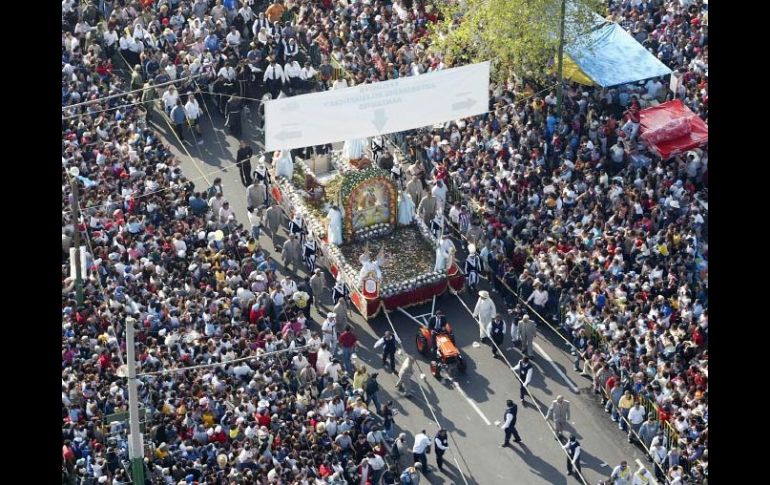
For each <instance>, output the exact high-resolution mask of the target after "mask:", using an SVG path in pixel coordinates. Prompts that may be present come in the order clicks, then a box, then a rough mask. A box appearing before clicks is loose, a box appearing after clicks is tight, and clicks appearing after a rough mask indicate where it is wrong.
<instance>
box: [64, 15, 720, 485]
mask: <svg viewBox="0 0 770 485" xmlns="http://www.w3.org/2000/svg"><path fill="white" fill-rule="evenodd" d="M609 10H610V16H609V18H610V19H611V20H613V21H616V22H618V23H620V24H621V25H622V26H623V27H624V28H626V29H628V30H629V31H630V32H632V34H633V35H634V37H635V38H637V40H638V41H639V42H641V43H642V44H643V45H645V46H646V47H648V48H649V49H651V50H652V51H653V52H654V53H655V54H656V55H657V56H658V57H659V59H661V61H662V62H664V63H666V64H667V65H669V66H670V67H671V68H672V69H676V70H678V71H679V72H681V74H682V80H683V82H682V83H681V85H680V87H679V88H678V91H677V92H676V93H672V92H670V90H669V89H667V87H666V86H664V85H663V84H662V82H661V80H650V81H648V82H646V83H644V84H643V85H641V86H638V85H634V86H624V87H620V88H614V89H609V90H600V89H593V88H592V89H587V88H580V87H578V86H577V85H571V86H569V87H568V88H567V89H565V104H564V115H563V117H562V120H561V121H560V120H559V119H557V118H556V106H555V105H556V96H555V92H553V91H549V90H545V91H541V90H540V87H539V86H535V85H532V84H528V83H525V82H521V81H519V80H511V81H510V82H509V83H507V84H504V85H503V84H501V85H498V86H495V87H494V90H493V96H492V104H493V105H492V107H491V110H490V112H489V113H488V114H487V115H484V116H480V117H476V118H472V119H467V120H458V121H456V122H452V123H447V125H446V126H445V127H444V128H442V129H434V130H431V131H425V132H414V133H411V134H410V136H409V137H408V139H409V143H408V145H409V146H408V148H409V149H410V150H411V153H412V154H413V155H414V158H416V159H417V160H418V161H420V162H422V163H421V164H417V165H416V166H415V167H416V168H415V169H413V170H409V171H405V172H406V173H407V174H409V176H415V177H417V179H418V180H420V183H419V184H412V185H411V186H409V185H407V192H408V193H410V194H412V197H414V198H416V200H415V204H419V203H420V202H421V200H422V195H423V193H424V192H425V191H426V190H428V191H432V187H431V186H430V185H428V184H434V183H436V182H435V181H440V182H438V185H440V186H441V189H442V190H440V191H438V192H439V193H440V194H441V195H442V200H443V198H446V199H447V200H448V201H450V202H455V201H456V202H459V206H458V210H457V211H458V212H457V213H456V214H462V215H455V216H453V214H452V212H451V211H449V203H447V205H446V206H445V207H444V209H446V210H447V212H448V218H449V219H450V220H452V221H453V222H455V223H457V224H458V226H461V227H462V229H463V232H464V233H465V236H466V237H467V238H468V239H469V240H471V241H472V242H474V243H475V244H476V245H477V246H478V248H479V250H480V255H481V256H483V258H482V269H483V271H484V272H485V273H486V274H487V275H488V276H489V277H490V278H489V279H490V282H492V283H493V286H494V288H493V289H495V290H497V291H499V292H500V293H501V294H502V295H505V296H506V298H508V299H509V302H510V304H511V308H512V309H514V310H515V307H516V306H517V302H516V300H515V299H514V298H513V297H512V296H511V295H510V293H509V292H507V291H506V290H505V288H504V285H503V284H502V282H505V283H506V284H507V285H508V286H510V287H511V288H513V289H514V290H515V291H516V292H517V293H518V294H519V295H520V296H521V297H522V298H523V299H524V300H525V301H526V300H529V301H530V304H531V305H533V308H536V309H538V310H539V311H538V313H540V314H541V315H542V316H543V317H544V318H546V319H548V320H549V321H550V322H552V323H553V324H556V325H558V326H560V327H561V328H562V330H563V332H564V335H565V336H567V337H568V338H569V339H570V340H571V341H572V342H573V343H574V347H575V348H576V350H577V352H576V353H579V355H580V356H582V358H581V359H579V360H578V361H577V362H576V366H577V367H578V368H579V369H581V370H584V371H585V372H587V373H590V375H591V377H592V378H594V380H595V386H596V389H597V391H600V392H603V393H604V395H605V396H606V397H607V401H608V405H607V409H608V411H610V412H611V413H612V415H613V417H614V418H617V419H618V420H619V421H620V425H621V426H626V424H624V423H625V422H626V420H624V419H621V418H627V417H628V416H629V414H631V413H630V410H631V409H632V408H633V399H631V405H630V406H629V405H628V399H625V400H623V399H622V396H623V393H624V392H625V391H626V390H628V391H630V392H631V396H632V398H633V397H635V396H644V397H645V398H646V399H647V400H649V401H652V402H655V403H656V404H657V406H658V407H657V416H644V419H645V421H644V423H643V424H641V425H639V426H638V427H637V428H635V429H634V430H635V431H637V435H638V436H640V437H641V438H642V440H644V442H645V446H646V447H647V448H648V449H650V450H651V456H652V457H653V459H654V460H655V461H656V462H658V463H660V464H661V465H662V467H661V469H662V470H663V472H664V473H666V474H667V475H668V478H669V480H671V481H672V482H675V481H676V480H680V481H681V480H685V479H686V480H690V481H694V482H697V480H699V479H700V478H702V477H703V476H705V475H706V474H707V471H708V461H707V456H708V452H707V445H708V441H707V436H708V432H707V431H708V351H707V344H708V273H707V256H708V245H707V242H706V240H707V236H708V225H707V219H708V217H707V209H708V205H707V187H708V179H707V175H708V150H707V148H706V147H703V148H699V149H695V150H692V151H690V152H688V153H687V154H684V155H681V156H677V157H674V158H673V159H671V160H668V161H662V160H660V159H658V158H657V157H655V156H654V155H652V154H651V153H650V152H649V150H647V149H646V147H645V146H644V143H643V142H641V140H639V139H638V133H637V130H635V126H634V123H633V120H634V116H635V115H636V113H637V112H638V110H639V108H641V107H642V105H647V104H649V103H650V102H653V101H663V100H665V99H670V98H671V97H672V96H676V97H678V98H680V99H683V100H684V102H685V104H686V105H687V106H688V107H690V108H691V109H692V110H693V111H694V112H695V113H696V114H698V115H699V116H701V117H702V118H704V119H705V120H707V118H708V33H707V24H708V14H707V5H702V2H700V1H692V0H690V1H669V0H667V1H661V0H643V1H642V0H639V1H623V2H610V9H609ZM62 20H63V22H62V27H63V28H62V106H63V111H62V280H63V290H62V418H63V429H62V433H63V436H62V439H63V451H62V453H63V468H62V476H63V483H77V484H80V483H108V484H120V483H128V482H130V480H129V479H128V477H127V473H126V470H125V468H124V465H123V460H125V459H126V457H127V451H126V450H127V429H126V423H125V422H121V421H115V422H112V423H110V424H107V423H106V419H105V418H106V416H108V415H111V414H114V413H116V412H118V411H119V410H125V408H126V403H127V389H126V385H125V379H124V378H122V377H118V375H117V373H118V368H119V366H120V365H121V364H122V363H123V362H124V353H125V341H124V340H123V338H122V335H124V329H125V326H126V325H136V327H137V329H138V332H137V340H138V345H137V356H138V359H139V361H140V362H141V365H140V372H143V373H152V372H157V371H160V370H164V369H171V370H174V369H176V370H175V371H173V372H170V373H164V374H156V375H149V376H146V377H143V378H142V379H140V382H141V385H140V389H139V392H140V399H141V402H142V403H143V406H144V407H145V410H146V416H148V418H147V420H146V421H145V426H146V428H147V429H146V433H145V444H146V445H147V448H148V452H147V457H146V459H145V462H146V469H147V475H148V477H147V478H148V480H149V481H150V482H151V483H169V484H172V483H192V482H201V483H203V482H206V483H255V482H260V483H261V482H264V481H265V480H268V481H269V482H271V483H272V482H279V481H281V480H283V481H284V482H285V483H344V482H343V480H347V481H348V482H349V483H353V482H356V481H359V482H360V483H367V482H366V481H365V480H366V479H369V480H370V482H371V483H373V484H376V483H378V482H379V481H380V480H381V481H382V482H383V483H395V481H396V480H397V474H398V472H399V471H400V470H397V471H389V470H388V466H387V465H386V464H385V462H384V461H383V460H382V459H381V458H382V456H383V455H387V454H388V453H389V452H390V451H392V450H394V449H395V450H398V446H396V444H395V442H393V438H394V437H395V434H394V431H393V422H392V414H390V415H389V414H388V412H389V406H387V405H383V406H379V403H378V402H377V401H376V398H375V399H374V400H373V401H374V404H375V405H376V407H381V409H380V411H379V412H377V413H376V414H377V415H378V416H380V417H383V418H385V419H384V420H381V419H379V418H377V419H375V418H374V417H373V416H374V415H375V411H376V409H375V406H372V405H367V402H371V401H372V399H371V397H370V394H374V395H375V396H376V389H375V387H376V386H375V385H369V386H368V385H367V384H368V381H370V380H373V381H375V383H376V379H371V376H368V377H364V376H361V375H359V373H361V374H367V372H366V369H365V368H364V369H363V370H359V371H358V372H357V373H356V374H355V375H347V376H346V373H345V372H342V365H343V364H344V366H345V367H346V368H349V366H350V362H349V360H348V359H347V358H346V359H345V362H344V363H343V362H335V360H336V354H335V353H334V352H333V350H334V347H336V345H337V340H335V339H327V338H326V336H325V335H323V334H322V333H323V330H322V326H321V323H322V322H312V320H310V319H309V308H310V305H311V304H313V303H315V302H314V301H313V297H314V296H315V298H319V297H320V295H319V294H318V291H317V287H316V291H315V295H314V286H315V285H313V284H311V281H310V280H311V278H310V276H311V275H307V276H306V277H301V276H300V275H299V274H298V273H296V272H294V273H295V274H292V272H288V271H286V270H285V269H284V268H283V266H281V265H279V264H278V262H277V261H274V260H273V259H272V258H271V257H270V256H269V254H268V253H267V251H266V250H265V249H263V248H261V247H260V245H259V242H258V239H255V237H254V236H255V233H254V232H253V231H252V227H251V225H250V224H248V221H238V218H237V216H236V214H235V213H234V212H233V210H232V209H230V208H229V204H228V203H227V200H226V199H227V197H228V194H227V187H223V186H222V185H221V183H218V181H215V183H214V184H213V185H212V186H211V187H200V184H201V183H202V181H200V180H190V179H188V178H186V177H185V175H184V174H182V172H181V170H180V167H179V161H178V160H176V159H175V157H174V156H173V155H172V154H171V152H170V150H169V148H168V147H167V146H165V145H164V143H163V142H162V141H161V140H160V138H159V137H158V135H157V134H156V133H155V132H154V131H153V130H152V129H151V128H150V125H149V123H148V121H149V120H150V119H151V118H152V117H153V115H154V113H153V111H154V103H155V102H156V98H158V99H157V101H159V102H160V104H161V106H163V107H164V108H165V113H166V115H168V116H169V119H170V120H171V121H172V122H174V124H176V125H177V126H179V127H180V131H179V132H178V134H179V135H180V138H184V136H186V132H187V130H185V129H182V128H184V123H185V122H187V123H189V124H190V125H193V124H194V121H195V119H197V117H199V116H200V115H201V110H202V109H205V103H206V99H204V97H203V96H204V95H205V93H209V94H212V96H210V98H208V99H210V100H211V102H213V103H212V104H213V105H215V106H217V107H218V108H219V109H220V110H221V111H222V113H223V114H231V115H232V113H237V114H240V113H239V108H240V106H239V105H238V103H239V101H238V98H237V96H238V95H240V96H247V97H249V96H253V97H255V98H258V97H260V96H261V95H262V94H263V93H265V92H270V93H271V95H272V96H276V95H277V93H278V92H280V91H281V90H283V91H284V92H285V93H286V94H291V93H296V92H300V91H302V90H303V89H310V88H312V87H313V86H314V85H315V83H316V82H318V83H320V85H322V86H324V87H328V86H329V85H330V83H331V81H332V80H333V74H334V71H333V70H334V67H333V65H340V66H342V67H343V69H344V70H345V72H346V73H347V74H348V75H349V80H350V82H351V83H354V84H358V83H362V82H376V81H382V80H387V79H393V78H396V77H400V76H409V75H420V74H422V73H425V72H429V71H432V70H439V69H443V68H445V67H447V66H445V65H444V63H443V61H442V60H441V58H440V56H437V55H435V54H432V53H430V52H428V50H427V49H426V48H425V47H426V46H425V45H424V43H421V39H422V38H423V37H424V36H425V34H426V32H427V27H428V24H429V23H430V22H432V21H435V20H436V14H435V13H434V11H433V7H432V5H430V3H429V2H425V1H414V0H411V1H410V0H398V1H396V2H393V3H391V2H386V1H382V0H377V1H369V2H363V3H362V2H344V1H331V0H325V1H323V2H308V1H305V0H302V1H297V2H286V3H283V2H280V1H276V2H275V3H271V4H266V3H265V4H260V3H259V2H237V1H234V0H224V1H221V0H216V1H213V2H208V1H206V0H195V1H186V0H168V1H163V0H161V1H154V0H147V1H141V2H140V1H134V2H128V1H122V0H114V1H101V2H96V3H89V2H85V3H83V4H78V3H77V2H74V1H73V0H64V1H63V2H62ZM332 58H333V59H334V62H333V61H332ZM297 59H301V60H302V66H300V65H299V62H298V61H297ZM276 66H277V67H276ZM171 81H178V82H177V83H176V86H175V87H174V88H173V89H172V88H171V87H169V86H168V85H167V83H169V82H171ZM155 86H158V88H157V89H155ZM129 91H131V93H130V94H127V95H122V96H121V95H120V93H124V92H129ZM546 92H547V94H545V93H546ZM543 94H545V95H544V96H543ZM233 95H236V96H233ZM86 101H91V102H90V103H88V104H83V103H85V102H86ZM198 102H200V106H201V108H197V109H196V107H195V105H197V103H198ZM231 102H232V104H231ZM180 105H181V106H182V107H183V108H184V110H180V109H176V110H175V108H176V107H177V106H180ZM190 105H193V106H190ZM176 117H179V120H180V123H176V121H177V120H176ZM629 120H631V123H629ZM231 127H232V126H231ZM190 133H192V135H193V137H195V136H198V137H200V136H206V133H205V132H202V131H201V130H200V129H199V128H198V129H196V131H195V132H192V131H191V132H190ZM73 167H77V168H78V171H77V173H75V172H71V169H72V168H73ZM420 167H422V168H424V170H423V169H422V168H420ZM447 182H448V185H449V187H451V190H452V192H451V193H450V194H449V195H444V190H443V189H444V187H443V185H444V184H446V183H447ZM73 183H74V184H78V186H79V191H80V194H79V199H78V202H79V204H78V205H79V207H80V209H81V215H82V219H81V220H80V221H75V220H74V219H73V217H72V215H73V212H72V204H73V199H72V198H73V194H72V191H71V186H72V184H73ZM423 184H425V185H423ZM471 214H472V216H471ZM244 222H247V223H246V224H244ZM75 231H80V233H81V234H82V235H83V236H84V239H85V244H86V246H87V250H86V261H85V266H86V269H87V273H86V275H85V283H84V301H83V302H82V303H81V304H79V303H78V302H77V294H76V291H75V290H76V289H75V288H74V275H73V274H71V271H70V248H71V247H72V245H73V240H74V232H75ZM257 234H258V233H257ZM294 266H295V269H296V267H297V265H296V264H295V265H294ZM300 266H301V264H300ZM282 273H283V274H282ZM535 292H537V295H538V298H533V299H530V296H531V295H532V294H533V293H535ZM295 293H296V294H298V295H300V294H302V293H305V294H307V295H308V296H309V297H310V299H309V301H308V300H307V299H306V298H303V297H300V298H293V295H294V294H295ZM543 294H545V295H546V296H547V298H545V299H543V298H541V297H540V295H543ZM341 301H343V302H344V299H343V300H341ZM343 306H344V305H343ZM339 310H340V309H339V307H337V308H335V312H333V313H331V314H330V315H329V316H328V317H327V321H331V320H334V319H335V318H333V317H332V316H331V315H332V314H334V315H335V317H336V322H337V326H339V329H338V330H340V331H341V330H342V329H343V327H344V320H345V316H346V314H347V312H346V310H345V309H344V308H342V309H341V311H339ZM514 315H516V313H514ZM313 325H315V327H313ZM311 328H312V329H313V330H312V331H311ZM316 329H317V331H315V330H316ZM597 333H598V334H599V335H600V336H601V338H595V335H596V334H597ZM589 337H592V338H589ZM330 347H331V349H330ZM330 350H331V351H330ZM255 352H260V353H262V352H264V353H265V355H264V356H263V357H261V358H251V357H252V356H254V355H255ZM346 355H347V354H346ZM227 361H232V363H230V364H226V365H219V366H213V367H201V368H195V369H189V370H181V369H183V368H185V367H192V366H200V365H206V364H215V363H221V362H227ZM581 362H582V366H581V365H580V364H581ZM348 377H349V378H348ZM367 387H368V388H369V390H368V391H367ZM618 389H620V391H621V392H620V393H618ZM624 406H625V407H624ZM636 415H638V412H636V413H635V414H634V416H636ZM388 416H390V419H388ZM648 418H652V420H649V419H648ZM635 420H636V419H635ZM648 421H649V422H648ZM664 421H667V422H669V423H670V425H671V426H673V427H674V428H675V429H676V431H677V433H678V438H679V441H678V442H664V441H663V440H661V439H658V438H657V431H654V432H653V431H651V429H652V430H655V427H654V423H658V427H659V428H660V427H661V426H660V423H662V422H664ZM635 425H636V423H634V422H633V421H632V422H631V426H630V427H631V428H633V427H634V426H635ZM642 431H644V432H642ZM648 438H649V439H648ZM396 442H398V440H396ZM661 448H663V451H662V456H663V458H660V457H661ZM389 450H390V451H389ZM412 470H414V469H412ZM394 474H395V475H396V477H394V476H393V475H394ZM362 476H363V477H364V481H362V478H361V477H362ZM375 477H376V478H375ZM416 479H417V476H415V480H416ZM313 480H315V481H313ZM387 480H391V481H387ZM265 483H267V482H265Z"/></svg>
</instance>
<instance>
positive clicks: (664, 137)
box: [639, 99, 709, 160]
mask: <svg viewBox="0 0 770 485" xmlns="http://www.w3.org/2000/svg"><path fill="white" fill-rule="evenodd" d="M639 116H640V118H641V123H640V130H639V133H640V136H641V138H642V139H643V140H645V141H646V142H647V143H648V144H649V146H650V148H651V149H652V150H653V151H655V152H657V154H658V155H660V157H661V158H663V159H664V160H667V159H669V158H671V157H672V156H674V155H678V154H680V153H683V152H685V151H687V150H691V149H693V148H696V147H699V146H702V145H705V144H706V143H707V142H708V139H709V129H708V125H707V124H706V123H704V122H703V120H702V119H700V117H698V116H697V115H696V114H695V113H693V112H692V111H691V110H690V108H688V107H687V106H685V105H684V103H682V101H681V100H679V99H675V100H673V101H667V102H665V103H661V104H659V105H657V106H653V107H651V108H646V109H643V110H642V111H640V112H639Z"/></svg>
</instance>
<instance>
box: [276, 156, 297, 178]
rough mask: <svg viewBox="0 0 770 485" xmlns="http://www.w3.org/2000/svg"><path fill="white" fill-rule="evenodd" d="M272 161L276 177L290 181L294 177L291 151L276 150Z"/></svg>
mask: <svg viewBox="0 0 770 485" xmlns="http://www.w3.org/2000/svg"><path fill="white" fill-rule="evenodd" d="M273 160H274V164H275V174H276V176H278V177H286V178H287V179H289V180H291V177H292V175H294V161H293V160H292V158H291V151H290V150H278V151H276V152H275V154H274V155H273Z"/></svg>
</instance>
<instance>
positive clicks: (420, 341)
mask: <svg viewBox="0 0 770 485" xmlns="http://www.w3.org/2000/svg"><path fill="white" fill-rule="evenodd" d="M415 345H417V352H419V353H421V354H422V355H423V356H425V357H428V353H429V352H430V349H429V348H428V340H427V339H426V338H425V336H424V335H423V334H421V333H418V334H417V337H415Z"/></svg>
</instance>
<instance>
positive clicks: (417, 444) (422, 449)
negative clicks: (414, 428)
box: [412, 430, 430, 475]
mask: <svg viewBox="0 0 770 485" xmlns="http://www.w3.org/2000/svg"><path fill="white" fill-rule="evenodd" d="M428 448H430V438H428V435H427V434H425V430H422V431H420V432H419V433H417V436H415V437H414V445H413V446H412V457H413V458H414V461H415V462H419V463H421V464H422V472H423V473H424V474H425V475H427V474H428V473H430V470H429V469H428V456H427V451H428Z"/></svg>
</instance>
